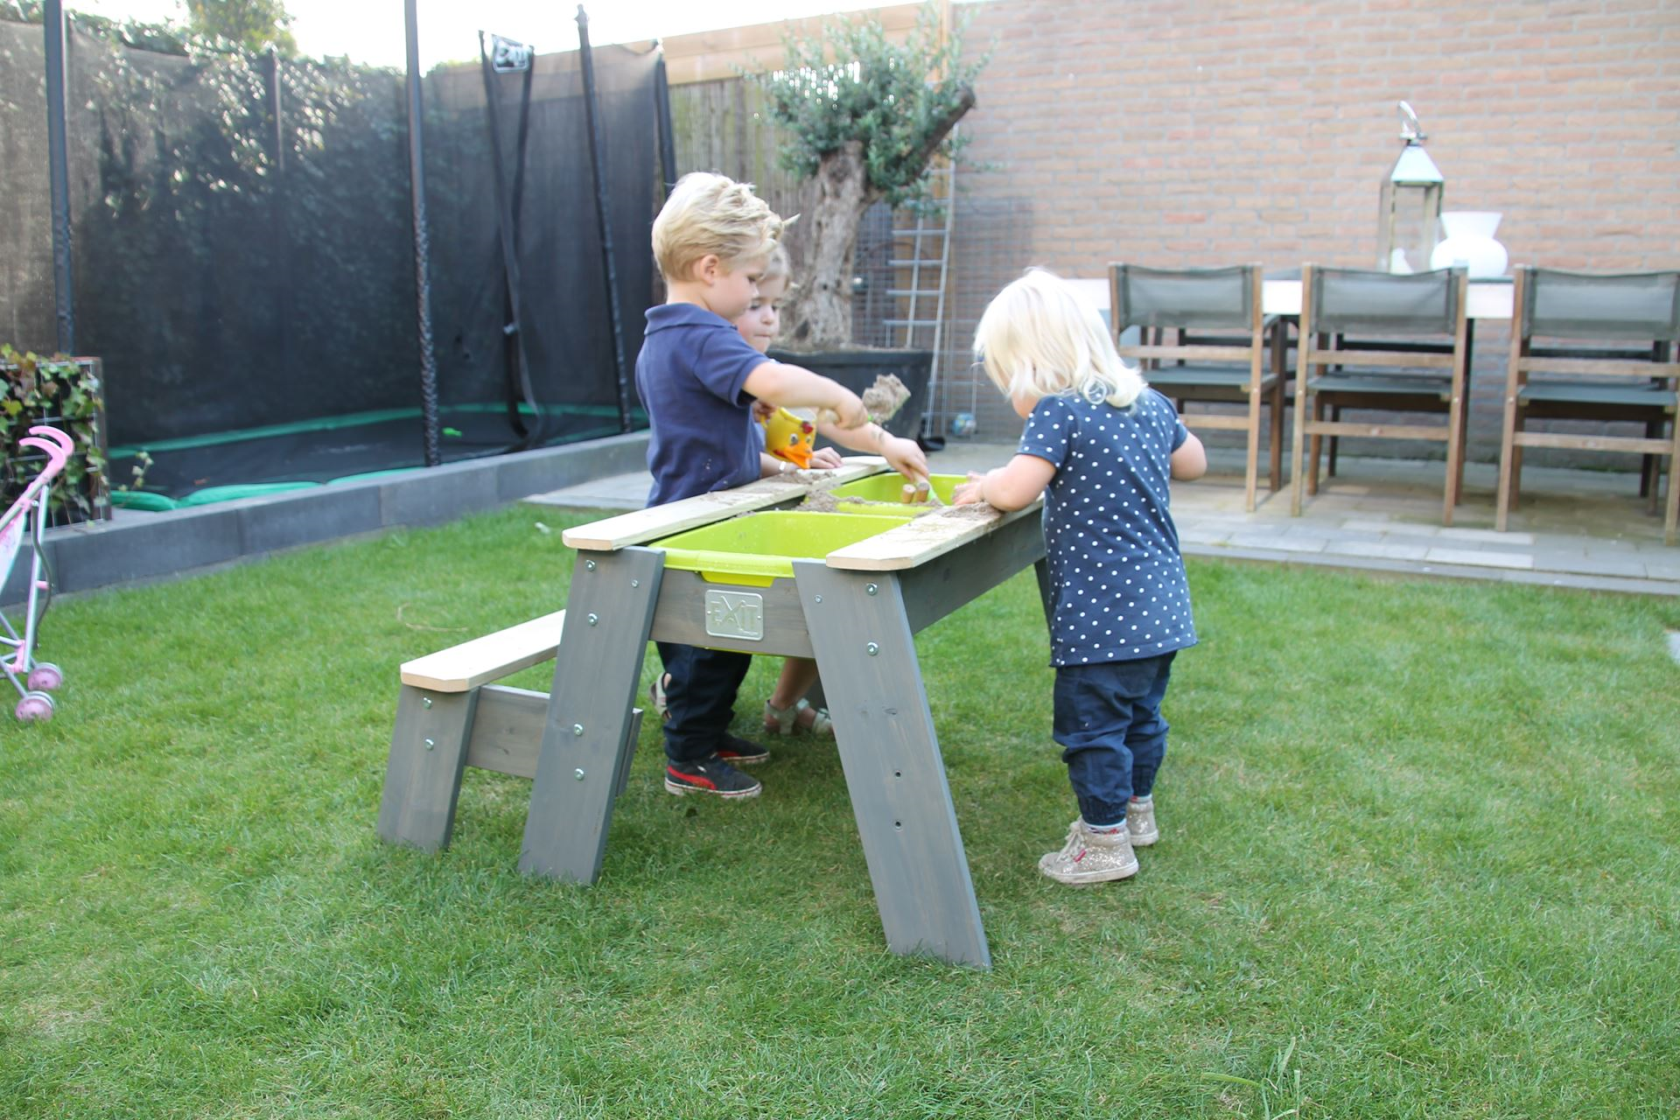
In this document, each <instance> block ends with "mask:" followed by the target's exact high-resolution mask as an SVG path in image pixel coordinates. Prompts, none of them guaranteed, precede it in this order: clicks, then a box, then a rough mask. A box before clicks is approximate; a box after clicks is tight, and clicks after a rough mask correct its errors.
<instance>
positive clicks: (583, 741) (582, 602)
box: [519, 548, 665, 883]
mask: <svg viewBox="0 0 1680 1120" xmlns="http://www.w3.org/2000/svg"><path fill="white" fill-rule="evenodd" d="M664 564H665V554H664V553H663V552H660V551H658V550H654V549H645V548H628V549H624V550H623V551H621V552H583V553H580V554H579V555H578V561H577V567H576V569H575V570H574V571H573V573H572V589H571V593H570V595H569V596H568V597H567V602H566V625H565V629H564V632H563V633H562V634H561V637H560V651H559V655H558V656H557V657H556V658H555V664H554V688H553V690H552V691H550V693H549V700H548V721H547V723H546V725H545V726H544V728H543V741H542V752H541V753H540V754H539V755H538V756H537V776H536V779H535V780H534V781H533V782H532V786H531V811H530V815H529V816H528V817H527V818H526V820H525V842H524V845H523V847H522V850H521V852H520V855H519V870H521V871H523V872H525V873H526V874H529V875H546V876H551V877H553V878H557V879H567V880H571V881H573V882H579V883H593V882H594V881H595V877H596V876H597V875H599V874H600V872H601V857H602V855H603V854H604V853H605V851H606V846H607V827H608V825H609V824H610V823H611V822H612V807H613V800H614V799H615V797H616V796H617V793H618V788H619V787H620V786H621V785H622V779H623V775H624V772H625V770H626V768H627V767H628V766H629V758H630V755H631V754H632V753H633V752H634V751H635V747H636V744H635V741H634V740H633V739H632V738H631V737H630V727H631V722H632V717H631V707H632V705H633V702H634V699H635V693H636V686H637V684H638V682H639V681H640V680H641V673H642V658H643V656H644V655H645V653H646V652H647V641H648V631H649V630H650V629H651V627H652V625H653V609H654V604H655V603H656V602H657V601H658V598H659V582H660V577H661V576H662V575H663V573H664Z"/></svg>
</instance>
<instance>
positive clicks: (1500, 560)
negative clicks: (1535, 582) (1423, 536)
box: [1424, 547, 1534, 570]
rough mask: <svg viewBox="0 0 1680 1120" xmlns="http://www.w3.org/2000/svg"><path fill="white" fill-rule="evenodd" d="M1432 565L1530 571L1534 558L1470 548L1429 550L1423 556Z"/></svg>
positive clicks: (1521, 553)
mask: <svg viewBox="0 0 1680 1120" xmlns="http://www.w3.org/2000/svg"><path fill="white" fill-rule="evenodd" d="M1424 559H1425V560H1428V561H1429V562H1431V563H1434V564H1468V565H1471V566H1472V567H1478V568H1517V569H1524V570H1532V569H1533V567H1534V557H1532V556H1530V555H1528V554H1527V553H1526V552H1493V551H1489V550H1478V549H1470V548H1438V547H1437V548H1431V549H1430V550H1429V551H1428V553H1427V554H1425V556H1424Z"/></svg>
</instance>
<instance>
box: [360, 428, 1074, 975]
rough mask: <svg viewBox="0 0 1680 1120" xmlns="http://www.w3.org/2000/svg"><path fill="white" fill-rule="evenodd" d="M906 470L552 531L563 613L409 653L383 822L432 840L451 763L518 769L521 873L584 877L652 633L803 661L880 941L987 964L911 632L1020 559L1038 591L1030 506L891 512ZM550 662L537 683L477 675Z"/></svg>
mask: <svg viewBox="0 0 1680 1120" xmlns="http://www.w3.org/2000/svg"><path fill="white" fill-rule="evenodd" d="M903 481H904V480H903V479H902V478H901V477H900V476H899V475H896V474H892V473H889V472H887V471H886V464H885V462H884V461H883V460H881V459H879V458H873V457H860V458H852V459H848V460H847V461H846V465H845V466H844V467H842V468H841V469H839V470H835V471H812V472H804V471H801V472H796V473H794V474H790V475H788V476H785V477H778V478H769V479H763V480H760V481H758V482H754V483H752V484H750V485H747V486H742V487H739V488H737V489H734V490H725V491H719V492H717V493H712V494H704V495H700V496H699V497H695V498H688V499H685V500H683V501H679V502H672V503H670V504H668V505H664V506H656V507H654V508H652V509H645V510H639V511H637V512H635V513H628V514H624V515H622V516H618V517H611V518H607V519H606V520H604V521H597V522H594V523H592V524H589V525H582V526H579V527H577V528H574V529H570V530H567V531H566V533H565V535H564V540H565V543H566V544H567V545H568V546H570V547H572V548H574V549H576V550H577V559H576V567H575V568H574V570H573V574H572V584H571V592H570V595H569V598H568V602H567V605H566V610H564V611H560V612H556V613H555V614H552V615H548V616H545V617H544V618H541V619H535V620H532V621H531V622H527V623H523V624H521V625H519V626H515V627H512V628H510V629H508V630H504V631H500V632H499V633H497V634H492V635H488V636H486V637H483V638H479V639H476V640H474V641H472V642H467V643H465V644H463V645H460V646H456V647H453V648H452V649H448V650H443V651H441V652H439V653H435V654H432V655H431V656H429V657H423V658H420V659H418V660H416V661H410V662H408V663H406V664H405V665H403V667H402V691H401V694H400V697H399V700H398V705H397V719H396V727H395V730H394V732H393V734H392V739H391V753H390V759H389V762H388V764H387V770H386V776H385V791H384V797H383V800H382V802H381V804H380V811H379V834H380V836H381V837H383V838H384V839H386V840H388V841H391V842H393V843H401V844H409V845H413V846H416V847H420V848H423V849H426V850H432V851H435V850H437V849H440V848H442V847H444V846H445V845H447V844H448V842H449V834H450V830H451V828H452V826H453V823H454V816H455V805H456V801H457V799H458V797H459V794H460V787H461V774H462V770H463V768H464V767H465V766H469V765H471V766H479V767H483V768H485V769H489V770H496V771H499V772H502V773H508V774H518V775H522V776H530V777H532V778H534V781H533V784H532V789H531V806H530V811H529V814H528V816H527V818H526V823H525V839H524V844H523V848H522V851H521V852H520V857H519V867H520V870H521V871H524V872H526V873H529V874H533V875H542V876H548V877H552V878H556V879H562V880H566V881H570V882H578V883H592V882H594V881H595V878H596V876H597V875H598V874H599V873H600V869H601V861H602V859H603V857H604V856H605V853H606V843H607V833H608V827H609V825H610V823H611V820H612V810H613V803H614V801H615V800H616V798H617V796H618V794H619V793H620V792H621V791H622V789H623V787H624V782H625V779H626V776H627V775H628V773H629V769H630V761H631V758H632V756H633V755H634V753H635V749H636V738H637V734H638V732H639V729H640V725H641V712H640V711H639V710H637V709H636V708H635V707H634V705H635V701H636V699H637V696H636V693H637V691H638V685H639V682H640V680H641V673H642V662H643V658H644V657H645V655H646V652H647V643H648V642H649V641H650V640H660V641H672V642H683V643H686V644H689V645H697V646H707V647H711V648H717V649H729V650H738V651H740V652H743V653H751V654H768V655H774V656H791V657H814V658H815V659H816V661H817V666H818V669H819V671H820V672H821V674H822V687H823V691H824V693H825V695H826V697H827V703H828V709H829V714H830V715H831V716H832V718H833V720H834V730H835V739H836V743H837V745H838V749H839V753H840V761H841V766H842V768H843V770H844V772H845V776H846V786H847V790H848V792H849V793H850V796H851V801H852V809H853V812H854V814H855V815H856V818H857V825H858V833H859V835H860V836H861V838H862V840H863V850H864V857H865V859H866V860H867V862H868V866H869V876H870V879H871V881H872V882H873V884H874V888H875V899H876V903H877V905H878V907H879V909H880V912H881V924H882V926H883V927H884V929H885V931H886V937H887V944H888V946H889V947H890V948H891V949H892V951H893V952H896V953H922V954H928V955H932V956H935V957H939V958H941V959H943V960H947V961H951V962H954V963H960V964H968V965H974V966H978V967H982V968H985V967H989V966H990V964H991V954H990V951H989V950H988V948H987V945H986V935H985V931H984V930H983V929H982V927H981V923H980V910H979V906H978V904H977V903H976V901H975V897H974V886H973V882H972V880H971V879H970V876H969V870H968V860H967V857H966V856H965V854H964V852H963V843H962V835H961V833H960V832H959V830H958V828H957V819H956V812H955V809H954V807H953V804H952V800H951V791H950V787H949V785H948V784H947V781H946V777H945V767H944V763H943V761H942V759H941V757H940V753H939V740H938V736H937V734H936V732H935V729H934V726H933V716H932V713H931V712H930V711H929V708H928V701H927V692H926V690H925V688H924V687H923V684H922V676H921V670H920V667H919V665H918V664H917V661H916V647H915V641H914V637H913V636H914V634H915V633H916V632H917V631H918V630H921V629H922V628H923V627H925V626H928V625H930V624H932V623H934V622H937V621H938V620H939V619H941V618H944V617H945V616H946V615H948V614H950V613H951V612H952V611H954V610H956V609H958V608H959V607H961V606H962V605H963V604H965V603H967V602H969V601H970V600H972V599H974V598H976V597H978V596H980V595H982V594H984V593H985V592H986V591H988V590H990V589H991V588H993V587H995V586H997V585H998V584H1000V583H1002V582H1003V581H1004V580H1006V579H1008V578H1010V577H1011V576H1013V575H1014V574H1015V573H1016V572H1018V571H1020V570H1021V569H1022V568H1024V567H1026V566H1027V565H1028V564H1033V565H1035V566H1036V568H1037V571H1038V578H1039V590H1040V593H1041V594H1042V593H1043V592H1044V590H1045V588H1046V580H1047V575H1046V570H1045V566H1044V540H1043V535H1042V532H1041V531H1040V528H1039V518H1038V510H1039V504H1038V503H1036V502H1035V503H1034V504H1033V505H1031V506H1029V507H1027V508H1026V509H1022V510H1017V511H1014V512H1010V513H1004V512H1001V511H998V510H996V509H993V508H992V507H990V506H985V505H979V506H962V507H950V506H948V505H946V506H941V505H939V504H938V502H935V501H928V502H926V503H913V504H912V505H905V504H903V502H902V501H901V488H902V484H903ZM962 481H963V480H962V479H960V478H957V477H955V476H943V477H941V476H934V478H933V479H932V485H931V487H930V491H931V494H930V495H929V497H930V498H937V499H938V500H939V501H941V502H944V503H949V501H950V498H951V490H952V488H953V487H954V486H955V485H957V484H959V483H960V482H962ZM801 505H806V506H807V508H803V509H800V508H796V507H800V506H801ZM811 507H815V508H811ZM830 508H832V511H831V512H823V511H824V510H827V509H830ZM744 515H751V516H744ZM549 657H554V658H555V670H554V686H553V688H552V690H551V691H550V692H549V693H547V694H543V693H540V692H532V691H530V690H527V689H515V688H506V687H503V686H500V685H496V684H494V683H492V682H493V681H494V680H495V679H497V678H500V677H505V676H507V675H508V674H510V673H513V672H516V671H517V670H519V669H522V668H525V667H527V666H530V665H534V664H536V663H538V662H540V661H543V660H546V659H547V658H549ZM743 811H747V812H750V811H751V810H750V809H746V810H743Z"/></svg>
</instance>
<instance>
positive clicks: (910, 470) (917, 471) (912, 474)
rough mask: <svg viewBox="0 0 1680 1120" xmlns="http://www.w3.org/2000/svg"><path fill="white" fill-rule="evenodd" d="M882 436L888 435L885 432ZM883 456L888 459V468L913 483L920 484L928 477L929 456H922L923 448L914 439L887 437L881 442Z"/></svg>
mask: <svg viewBox="0 0 1680 1120" xmlns="http://www.w3.org/2000/svg"><path fill="white" fill-rule="evenodd" d="M882 434H883V435H886V433H885V432H884V431H883V432H882ZM881 456H882V457H883V458H885V459H886V461H887V466H889V467H891V468H892V469H893V470H895V471H897V472H898V473H899V474H901V475H903V476H904V477H905V478H908V479H909V480H910V481H912V482H920V481H921V480H922V479H924V478H926V477H927V476H928V464H927V456H926V455H924V454H922V449H921V447H919V446H918V445H917V443H916V441H915V440H913V439H903V438H901V437H899V436H887V437H886V439H884V440H882V441H881Z"/></svg>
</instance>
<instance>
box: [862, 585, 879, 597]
mask: <svg viewBox="0 0 1680 1120" xmlns="http://www.w3.org/2000/svg"><path fill="white" fill-rule="evenodd" d="M864 590H865V591H867V592H869V593H870V594H871V595H875V594H879V593H880V590H881V589H880V588H879V587H878V586H876V585H875V584H873V583H872V584H870V585H869V586H868V587H865V588H864Z"/></svg>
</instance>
